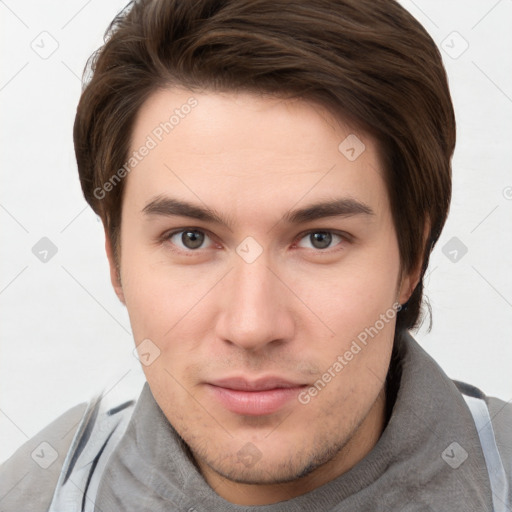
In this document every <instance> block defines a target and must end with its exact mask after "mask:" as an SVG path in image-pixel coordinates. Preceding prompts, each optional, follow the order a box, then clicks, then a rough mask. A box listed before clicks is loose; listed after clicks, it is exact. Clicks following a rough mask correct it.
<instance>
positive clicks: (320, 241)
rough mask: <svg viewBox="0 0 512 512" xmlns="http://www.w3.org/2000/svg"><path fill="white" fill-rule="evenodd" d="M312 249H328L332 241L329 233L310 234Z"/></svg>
mask: <svg viewBox="0 0 512 512" xmlns="http://www.w3.org/2000/svg"><path fill="white" fill-rule="evenodd" d="M310 236H311V237H312V238H311V240H312V243H313V247H315V248H317V249H325V248H326V247H329V245H330V244H331V241H332V235H331V233H327V232H326V231H318V232H317V233H311V235H310Z"/></svg>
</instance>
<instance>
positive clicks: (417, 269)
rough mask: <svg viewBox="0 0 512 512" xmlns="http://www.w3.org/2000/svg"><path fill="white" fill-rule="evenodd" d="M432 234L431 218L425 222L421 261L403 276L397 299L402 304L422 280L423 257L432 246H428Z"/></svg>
mask: <svg viewBox="0 0 512 512" xmlns="http://www.w3.org/2000/svg"><path fill="white" fill-rule="evenodd" d="M429 234H430V220H429V219H427V221H426V223H425V227H424V229H423V251H422V252H421V257H420V258H419V261H418V262H417V263H416V265H415V266H414V268H413V269H412V270H411V271H410V272H409V273H408V274H406V275H403V276H402V280H401V283H400V289H399V295H398V298H397V301H398V302H399V303H400V304H405V303H406V302H407V301H408V300H409V298H410V296H411V295H412V294H413V292H414V290H415V288H416V286H418V283H419V282H420V277H421V268H422V266H423V259H424V256H425V251H428V250H430V247H427V242H428V237H429Z"/></svg>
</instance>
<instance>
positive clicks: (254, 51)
mask: <svg viewBox="0 0 512 512" xmlns="http://www.w3.org/2000/svg"><path fill="white" fill-rule="evenodd" d="M89 66H90V70H89V69H88V68H89ZM88 71H91V72H92V78H91V79H90V80H89V81H88V83H87V84H86V86H85V88H84V90H83V92H82V96H81V98H80V103H79V105H78V109H77V115H76V119H75V125H74V144H75V152H76V158H77V163H78V170H79V174H80V181H81V185H82V190H83V193H84V196H85V199H86V200H87V202H88V203H89V204H90V206H91V207H92V209H93V210H94V211H95V212H96V213H97V214H98V215H99V216H100V217H101V218H102V220H103V223H104V225H105V227H106V230H107V233H108V236H109V238H110V240H111V242H112V245H113V247H114V254H115V257H116V261H118V260H117V258H118V251H119V244H120V240H119V236H120V222H121V206H122V193H123V182H122V181H121V182H120V183H118V184H117V186H115V187H113V188H112V190H111V191H110V192H109V193H108V194H106V195H105V197H98V194H97V193H95V191H96V190H98V188H101V187H102V186H103V184H104V183H106V182H107V181H108V180H109V179H111V178H112V176H113V175H114V173H115V172H116V171H117V170H118V169H120V168H121V167H122V166H123V164H124V163H125V162H126V160H127V155H128V150H129V146H130V140H131V133H132V129H133V124H134V120H135V116H136V114H137V112H138V110H139V109H140V107H141V105H142V104H143V103H144V101H145V100H146V99H147V98H148V97H149V95H150V94H151V93H153V92H154V91H155V90H156V89H157V88H160V87H171V86H180V87H185V88H187V89H190V90H191V91H194V90H211V91H236V90H243V91H248V92H254V93H260V94H274V95H277V96H280V97H289V98H292V97H295V98H301V99H304V100H307V101H313V102H316V103H317V104H320V105H322V106H325V107H327V108H328V109H329V110H330V111H331V112H335V113H336V114H338V115H339V116H340V117H341V118H342V119H343V120H345V121H349V122H352V123H354V124H355V125H357V126H360V127H362V128H363V129H364V130H366V131H367V132H368V133H371V134H372V135H373V136H374V137H375V138H376V140H377V142H378V145H379V148H380V153H381V157H382V160H383V162H382V163H383V166H384V172H385V179H386V186H387V191H388V194H389V198H390V202H391V210H392V215H393V221H394V225H395V229H396V232H397V237H398V244H399V250H400V261H401V266H402V269H403V270H404V271H409V270H411V269H412V268H414V266H415V265H418V264H421V265H422V272H421V279H420V282H419V284H418V285H417V287H416V289H415V290H414V292H413V294H412V296H411V298H410V299H409V301H408V303H407V307H406V308H404V309H403V310H402V311H400V313H399V315H398V319H397V330H400V331H401V330H402V329H410V328H413V327H415V326H417V324H418V321H419V318H420V311H421V310H420V307H421V302H422V294H423V275H424V272H425V270H426V268H427V265H428V260H429V256H430V252H431V250H432V248H433V246H434V244H435V242H436V241H437V239H438V237H439V235H440V233H441V230H442V228H443V226H444V223H445V220H446V216H447V214H448V209H449V204H450V198H451V157H452V154H453V150H454V146H455V117H454V112H453V106H452V102H451V98H450V92H449V88H448V83H447V77H446V72H445V69H444V67H443V64H442V59H441V56H440V53H439V50H438V49H437V47H436V45H435V43H434V41H433V40H432V38H431V37H430V36H429V34H428V33H427V32H426V30H425V29H424V28H423V27H422V25H421V24H420V23H419V22H418V21H417V20H416V19H414V17H413V16H411V15H410V14H409V13H408V12H407V11H406V10H405V9H404V8H403V7H401V6H400V5H399V4H398V3H397V2H396V1H394V0H194V1H190V0H139V1H134V2H131V3H130V4H128V6H127V7H126V8H125V9H124V10H123V11H122V12H121V13H120V14H119V15H118V16H117V17H116V18H115V19H114V20H113V22H112V23H111V25H110V26H109V28H108V30H107V33H106V36H105V44H104V45H103V46H102V47H101V48H100V49H99V50H98V51H97V52H95V54H93V56H92V57H91V59H90V60H89V63H88V67H87V68H86V72H88ZM426 222H430V224H429V225H430V233H429V236H428V239H427V243H426V246H425V244H424V240H423V229H424V226H425V223H426Z"/></svg>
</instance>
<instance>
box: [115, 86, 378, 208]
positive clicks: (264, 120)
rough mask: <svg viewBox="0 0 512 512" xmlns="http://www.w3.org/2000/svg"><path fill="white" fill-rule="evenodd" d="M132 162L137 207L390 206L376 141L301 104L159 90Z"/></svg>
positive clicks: (139, 130)
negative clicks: (162, 200) (345, 200)
mask: <svg viewBox="0 0 512 512" xmlns="http://www.w3.org/2000/svg"><path fill="white" fill-rule="evenodd" d="M145 148H146V149H145ZM142 154H144V155H143V156H142ZM128 156H129V157H131V158H129V160H128V162H129V163H130V165H129V167H130V169H131V170H130V172H129V175H128V177H127V183H126V188H127V190H126V191H125V197H126V198H127V199H129V200H130V201H133V202H134V203H135V206H136V207H137V208H138V209H139V210H140V209H142V208H143V207H144V204H146V203H147V201H148V200H149V199H151V198H153V197H155V196H157V195H162V194H166V193H167V194H172V195H173V196H174V197H176V196H178V197H181V198H183V199H194V200H196V202H197V201H198V200H202V199H203V198H205V200H206V199H208V201H210V202H216V204H215V207H216V208H220V209H223V210H225V209H226V208H231V209H232V210H233V211H232V212H231V213H232V214H235V215H242V214H243V212H244V210H246V211H247V212H248V214H249V215H254V208H260V207H261V206H262V204H265V205H266V207H267V209H268V208H271V207H272V206H276V207H277V206H280V207H281V208H291V207H292V206H293V205H295V204H297V203H299V202H305V201H308V200H311V201H312V200H317V199H329V198H331V199H332V198H338V197H340V196H343V197H352V198H354V199H359V200H361V201H364V202H366V203H371V204H372V205H373V207H374V209H377V210H378V209H379V208H386V207H387V194H386V191H385V184H384V181H383V170H382V169H381V165H380V159H379V155H378V151H377V145H376V143H375V141H374V140H373V139H372V138H371V137H370V136H369V135H367V134H366V133H363V132H360V131H356V130H354V129H352V128H351V127H350V126H348V125H346V124H344V122H343V120H340V119H339V118H335V117H333V116H332V115H330V113H329V112H327V111H326V110H325V109H324V108H322V107H320V106H319V105H317V104H314V103H311V102H306V101H303V100H296V99H294V100H284V99H280V98H277V97H271V96H257V95H255V94H251V93H245V92H244V93H235V92H232V93H218V92H215V93H214V92H201V93H197V92H191V91H188V90H184V89H165V90H159V91H157V92H155V93H154V94H153V95H152V96H150V98H149V99H148V100H147V101H146V102H145V103H144V105H143V106H142V107H141V109H140V111H139V112H138V115H137V118H136V121H135V123H134V127H133V133H132V138H131V145H130V154H129V155H128ZM212 206H213V205H212ZM249 212H252V213H249Z"/></svg>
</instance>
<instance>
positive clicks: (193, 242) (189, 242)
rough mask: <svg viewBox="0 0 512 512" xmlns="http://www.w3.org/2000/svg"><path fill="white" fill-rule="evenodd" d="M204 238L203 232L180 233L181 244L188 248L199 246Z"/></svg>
mask: <svg viewBox="0 0 512 512" xmlns="http://www.w3.org/2000/svg"><path fill="white" fill-rule="evenodd" d="M203 240H204V234H203V233H200V232H198V231H184V232H183V234H182V235H181V241H182V242H183V245H184V246H185V247H187V248H188V249H197V248H198V247H201V245H202V243H203Z"/></svg>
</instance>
